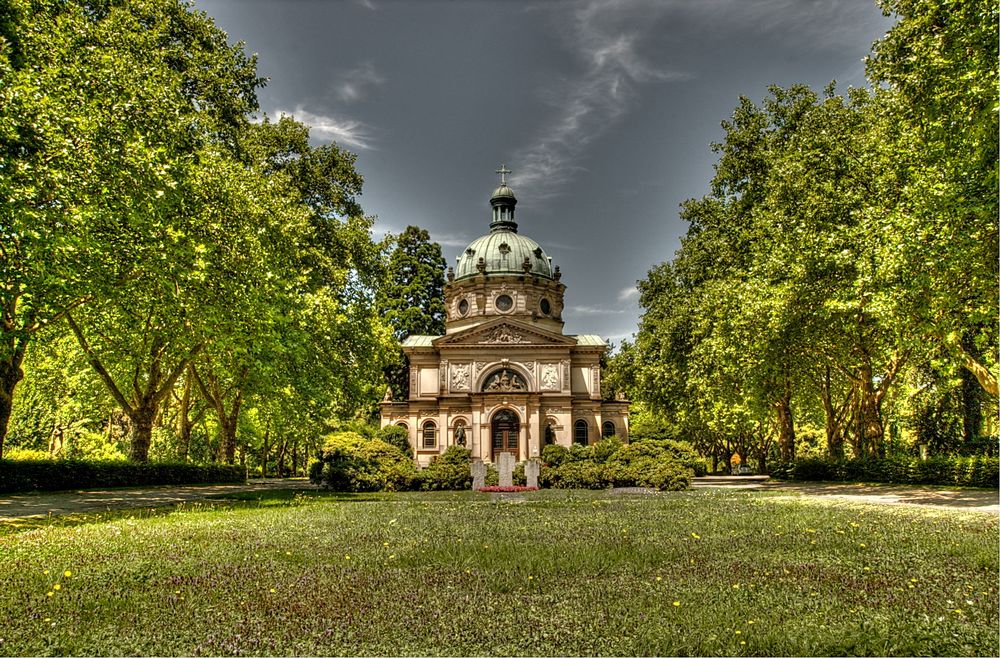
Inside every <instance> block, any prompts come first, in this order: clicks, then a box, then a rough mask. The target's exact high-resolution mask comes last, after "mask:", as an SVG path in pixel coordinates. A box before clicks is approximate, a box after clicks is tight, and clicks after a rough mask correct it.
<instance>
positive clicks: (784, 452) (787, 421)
mask: <svg viewBox="0 0 1000 658" xmlns="http://www.w3.org/2000/svg"><path fill="white" fill-rule="evenodd" d="M774 406H775V410H776V411H777V413H778V448H779V450H780V452H781V460H782V461H786V462H788V461H792V460H793V459H795V422H794V419H793V418H792V394H791V393H790V392H789V391H788V390H786V391H785V394H784V395H783V396H782V397H781V399H780V400H778V401H777V402H776V403H775V405H774Z"/></svg>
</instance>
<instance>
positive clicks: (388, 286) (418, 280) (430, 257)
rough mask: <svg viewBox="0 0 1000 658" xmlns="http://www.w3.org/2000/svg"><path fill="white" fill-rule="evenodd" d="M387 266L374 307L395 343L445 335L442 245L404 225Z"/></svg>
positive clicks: (419, 231)
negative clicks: (415, 336)
mask: <svg viewBox="0 0 1000 658" xmlns="http://www.w3.org/2000/svg"><path fill="white" fill-rule="evenodd" d="M394 242H395V247H394V248H393V250H392V253H391V254H390V255H389V261H388V263H387V265H386V272H387V280H386V282H385V284H384V285H383V286H382V287H381V288H380V289H379V294H378V298H377V304H378V306H379V308H380V309H381V310H382V312H383V313H384V314H385V317H386V320H387V321H388V323H389V326H391V327H392V330H393V335H394V336H395V337H396V339H397V340H400V341H401V340H403V339H404V338H406V337H407V336H414V335H423V336H437V335H439V334H442V333H444V316H445V308H444V270H445V267H446V266H447V262H446V261H445V259H444V256H442V255H441V245H439V244H438V243H436V242H431V237H430V234H429V233H428V232H427V231H426V230H425V229H422V228H419V227H417V226H407V227H406V229H405V230H404V231H403V232H402V233H400V234H399V235H398V236H396V237H395V239H394Z"/></svg>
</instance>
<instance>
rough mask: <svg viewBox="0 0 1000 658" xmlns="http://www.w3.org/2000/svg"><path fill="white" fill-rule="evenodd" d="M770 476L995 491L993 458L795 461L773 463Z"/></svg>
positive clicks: (998, 468) (999, 469) (999, 473)
mask: <svg viewBox="0 0 1000 658" xmlns="http://www.w3.org/2000/svg"><path fill="white" fill-rule="evenodd" d="M771 476H772V477H775V478H778V479H787V480H802V481H838V482H842V481H846V482H884V483H894V484H939V485H958V486H966V487H985V488H994V489H995V488H997V486H998V478H1000V461H998V460H997V458H996V457H981V456H976V457H944V456H938V457H930V458H928V459H926V460H921V459H918V458H915V457H906V456H903V455H897V456H894V457H884V458H868V459H854V460H831V459H825V458H820V459H817V458H811V459H799V460H796V461H794V462H785V463H781V464H776V465H775V466H774V467H773V468H772V469H771Z"/></svg>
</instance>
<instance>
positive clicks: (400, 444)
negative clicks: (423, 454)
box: [375, 425, 413, 459]
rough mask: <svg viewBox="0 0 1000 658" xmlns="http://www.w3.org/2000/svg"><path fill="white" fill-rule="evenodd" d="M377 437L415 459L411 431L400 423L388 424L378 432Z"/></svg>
mask: <svg viewBox="0 0 1000 658" xmlns="http://www.w3.org/2000/svg"><path fill="white" fill-rule="evenodd" d="M375 438H376V439H381V440H382V441H385V442H386V443H388V444H389V445H391V446H396V447H397V448H399V450H400V452H402V453H403V454H404V455H406V456H407V457H409V458H410V459H413V446H411V445H410V432H409V430H407V429H406V428H405V427H400V426H399V425H386V426H385V427H383V428H381V429H380V430H378V431H377V432H375Z"/></svg>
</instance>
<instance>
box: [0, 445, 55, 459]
mask: <svg viewBox="0 0 1000 658" xmlns="http://www.w3.org/2000/svg"><path fill="white" fill-rule="evenodd" d="M3 458H4V459H6V460H8V461H12V462H21V461H51V460H52V459H53V457H52V455H50V454H49V453H48V451H47V450H30V449H28V448H7V449H6V450H4V451H3Z"/></svg>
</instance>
